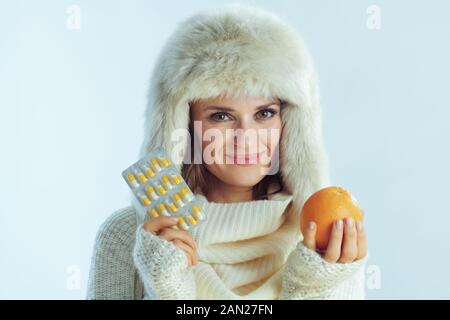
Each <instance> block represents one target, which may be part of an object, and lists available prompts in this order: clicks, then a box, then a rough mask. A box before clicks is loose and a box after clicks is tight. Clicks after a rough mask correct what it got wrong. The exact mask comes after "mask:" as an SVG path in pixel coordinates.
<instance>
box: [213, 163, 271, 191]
mask: <svg viewBox="0 0 450 320" xmlns="http://www.w3.org/2000/svg"><path fill="white" fill-rule="evenodd" d="M209 170H210V172H211V173H212V174H214V175H215V176H216V177H217V178H218V179H220V180H221V181H223V182H225V183H227V184H229V185H233V186H240V187H253V186H255V185H256V184H258V182H260V181H261V180H262V179H263V178H264V175H262V174H261V166H259V165H251V166H239V165H226V166H224V167H221V168H209Z"/></svg>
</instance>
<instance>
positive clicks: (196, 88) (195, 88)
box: [141, 4, 329, 212]
mask: <svg viewBox="0 0 450 320" xmlns="http://www.w3.org/2000/svg"><path fill="white" fill-rule="evenodd" d="M222 94H227V95H228V96H231V97H234V96H250V97H278V98H280V99H282V100H283V101H285V102H286V106H285V107H284V108H283V109H282V114H281V117H282V124H283V132H282V136H281V141H280V149H279V151H280V171H281V177H282V180H283V184H284V186H283V187H284V189H285V190H287V191H288V192H291V193H292V195H293V208H294V210H296V212H299V211H298V210H300V209H301V207H302V205H303V203H304V201H305V200H306V199H307V197H309V195H311V194H312V193H313V192H314V191H317V190H318V189H320V188H322V187H324V186H326V185H328V179H329V178H328V160H327V156H326V153H325V149H324V146H323V142H322V132H321V131H322V125H321V109H320V104H319V88H318V81H317V77H316V73H315V70H314V67H313V63H312V58H311V56H310V54H309V52H308V50H307V48H306V46H305V44H304V42H303V40H302V39H301V36H300V35H299V34H298V33H297V32H296V30H295V29H293V28H292V27H290V26H288V25H287V24H286V23H285V22H284V21H282V20H281V19H280V18H278V17H277V16H275V15H273V14H271V13H269V12H267V11H264V10H262V9H259V8H255V7H252V6H248V5H241V4H232V5H226V6H223V7H220V8H217V9H214V10H210V11H204V12H200V13H197V14H195V15H193V16H191V17H189V18H188V19H186V20H185V21H183V22H181V23H180V24H179V25H178V26H177V29H176V31H175V32H174V33H173V35H172V36H171V37H170V38H169V40H168V42H167V43H166V45H165V46H164V48H163V50H162V52H161V53H160V55H159V58H158V60H157V63H156V66H155V69H154V71H153V75H152V77H151V81H150V89H149V93H148V106H147V110H146V119H145V139H144V143H143V145H142V148H141V156H144V155H145V154H146V153H148V152H149V151H151V150H153V149H154V148H156V147H163V148H164V149H165V150H166V152H168V153H169V152H170V151H171V150H172V149H173V148H174V144H176V143H177V142H176V141H172V139H171V134H172V132H174V130H175V129H178V128H183V129H185V130H187V128H188V126H189V104H188V103H189V102H190V101H192V100H194V99H198V98H211V97H217V96H220V95H222ZM178 143H179V142H178ZM185 150H186V147H184V149H183V150H182V153H183V154H185ZM180 168H181V165H178V169H180Z"/></svg>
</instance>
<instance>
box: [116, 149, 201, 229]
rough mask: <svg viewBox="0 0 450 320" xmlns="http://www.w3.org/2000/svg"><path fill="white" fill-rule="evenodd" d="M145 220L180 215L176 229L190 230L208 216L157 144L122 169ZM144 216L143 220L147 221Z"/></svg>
mask: <svg viewBox="0 0 450 320" xmlns="http://www.w3.org/2000/svg"><path fill="white" fill-rule="evenodd" d="M122 176H123V178H124V179H125V181H126V182H127V183H128V186H129V187H130V188H131V190H132V192H133V194H134V196H135V197H136V198H137V200H138V203H139V208H136V210H138V211H139V213H140V214H142V216H144V217H145V220H148V219H153V218H156V217H159V216H175V217H178V224H177V225H175V226H173V227H172V228H173V229H175V230H186V231H187V230H190V229H191V228H193V227H195V226H196V225H197V224H198V223H199V222H200V221H201V220H204V219H205V218H206V216H205V214H204V212H203V211H202V208H201V207H200V204H199V201H198V200H197V199H196V197H195V195H194V194H193V193H192V191H191V189H190V188H189V187H188V185H187V183H186V182H185V181H184V179H183V177H182V176H181V175H180V174H179V173H178V171H177V169H176V167H175V166H174V165H173V164H172V163H171V161H170V160H169V158H168V157H167V156H166V154H165V152H164V150H163V149H162V148H156V149H155V150H153V151H151V152H149V153H148V154H147V155H146V156H145V157H143V158H142V159H140V160H139V161H137V162H136V163H134V164H132V165H131V166H130V167H128V168H127V169H125V170H124V171H123V172H122ZM145 220H144V221H145Z"/></svg>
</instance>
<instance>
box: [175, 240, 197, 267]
mask: <svg viewBox="0 0 450 320" xmlns="http://www.w3.org/2000/svg"><path fill="white" fill-rule="evenodd" d="M173 244H174V245H176V246H177V247H179V248H180V249H182V250H183V251H184V253H185V254H186V258H187V260H188V265H189V266H192V264H193V252H192V248H191V247H189V246H188V245H187V244H185V243H184V242H183V241H181V240H179V239H175V240H174V241H173Z"/></svg>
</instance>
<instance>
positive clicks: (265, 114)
mask: <svg viewBox="0 0 450 320" xmlns="http://www.w3.org/2000/svg"><path fill="white" fill-rule="evenodd" d="M276 114H277V111H276V110H274V109H272V108H266V109H263V110H261V111H259V112H258V113H257V114H256V118H257V119H260V120H264V119H270V118H272V117H273V116H274V115H276Z"/></svg>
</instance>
